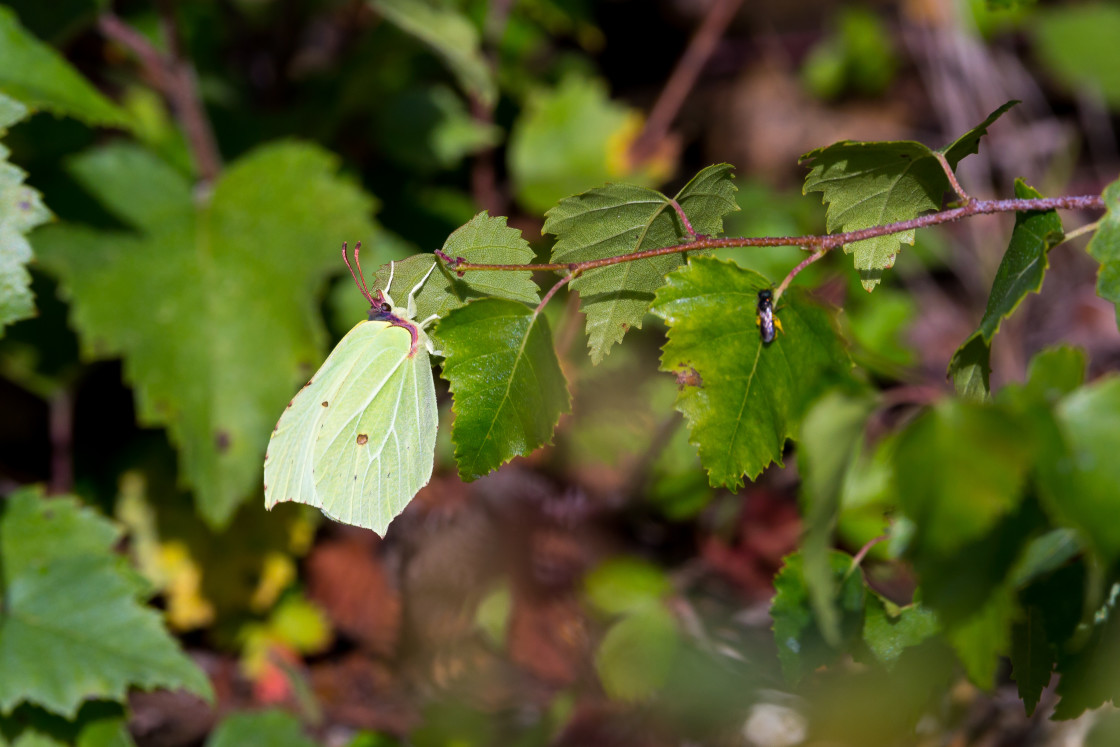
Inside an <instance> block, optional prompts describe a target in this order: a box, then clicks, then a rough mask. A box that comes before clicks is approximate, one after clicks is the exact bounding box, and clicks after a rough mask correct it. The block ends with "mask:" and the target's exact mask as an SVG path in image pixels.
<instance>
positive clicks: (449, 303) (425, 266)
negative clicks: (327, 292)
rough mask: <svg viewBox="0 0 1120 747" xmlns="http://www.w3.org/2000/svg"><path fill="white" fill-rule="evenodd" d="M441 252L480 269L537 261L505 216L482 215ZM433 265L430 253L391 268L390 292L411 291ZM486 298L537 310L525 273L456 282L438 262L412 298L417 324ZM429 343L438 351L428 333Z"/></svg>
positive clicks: (380, 286)
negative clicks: (506, 300)
mask: <svg viewBox="0 0 1120 747" xmlns="http://www.w3.org/2000/svg"><path fill="white" fill-rule="evenodd" d="M443 252H444V253H445V254H446V255H447V256H449V257H451V259H457V258H459V257H462V258H463V259H465V260H466V261H468V262H476V263H478V264H501V265H521V264H525V263H527V262H531V261H532V260H533V257H534V256H535V255H534V254H533V250H532V248H530V246H529V243H528V242H527V241H525V239H523V238H522V237H521V232H520V231H518V230H517V229H516V228H510V227H509V226H507V225H506V218H505V217H504V216H499V217H493V218H492V217H490V216H489V215H487V213H486V211H485V210H484V211H482V212H481V213H479V214H478V215H476V216H475V217H473V218H471V220H470V221H469V222H467V223H465V224H464V225H462V226H460V227H459V228H457V229H456V230H455V231H454V232H453V233H452V234H451V235H450V236H448V237H447V241H445V242H444V243H443ZM435 261H436V257H435V255H434V254H416V255H413V256H411V257H409V258H408V259H405V260H404V261H402V262H396V263H394V266H393V268H392V272H393V288H412V287H413V286H415V285H416V283H418V282H420V281H421V280H422V279H423V278H424V276H425V275H427V274H428V271H429V270H431V268H432V263H433V262H435ZM389 271H390V268H389V266H388V265H383V266H382V267H381V268H380V269H379V270H378V271H377V275H376V277H377V280H376V281H375V282H374V290H384V289H385V284H386V283H388V281H389ZM397 296H401V293H400V292H399V291H394V295H393V300H394V301H396V302H397V303H398V304H400V305H402V306H403V305H404V303H405V301H406V299H405V298H404V297H403V296H402V297H400V298H397ZM488 297H494V298H505V299H508V300H510V301H520V302H521V303H525V304H531V305H533V306H536V305H537V303H538V302H539V301H540V290H539V289H538V288H537V284H536V283H534V282H533V273H532V272H530V271H529V270H526V271H524V272H508V271H507V272H499V271H492V270H480V271H473V270H472V271H470V272H464V273H463V277H458V276H457V275H456V273H455V272H454V271H452V270H448V269H447V268H446V267H445V266H443V264H442V263H441V264H440V266H439V267H438V268H436V271H435V272H433V273H432V274H431V276H430V277H429V278H428V281H427V282H426V283H424V286H423V287H422V288H421V289H420V292H419V293H417V294H416V319H418V320H424V319H427V318H428V317H430V316H433V315H434V316H438V317H440V318H441V319H442V318H443V317H445V316H447V315H448V313H450V312H451V311H452V310H454V309H457V308H459V307H460V306H464V305H466V303H467V302H468V301H471V300H474V299H476V298H488ZM432 338H433V340H435V341H436V344H437V347H438V346H439V345H440V344H442V343H441V341H440V339H439V336H438V332H437V333H436V334H432Z"/></svg>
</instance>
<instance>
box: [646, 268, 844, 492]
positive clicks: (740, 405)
mask: <svg viewBox="0 0 1120 747" xmlns="http://www.w3.org/2000/svg"><path fill="white" fill-rule="evenodd" d="M668 281H669V282H668V284H667V285H665V286H664V287H662V288H661V289H660V290H659V291H658V292H657V298H656V300H655V301H654V303H653V306H652V307H651V310H652V311H653V313H654V314H657V315H658V316H660V317H661V318H662V319H664V320H665V321H666V322H667V323H668V324H669V335H668V340H667V341H666V343H665V346H664V347H663V348H662V351H661V367H660V368H661V370H662V371H667V372H669V373H680V372H681V371H686V372H687V371H695V372H696V374H697V376H696V378H695V381H696V382H697V383H696V384H695V385H693V384H691V383H690V384H688V385H686V386H683V387H682V388H681V389H680V391H679V392H678V394H677V400H676V408H677V409H678V410H680V411H681V412H682V413H684V415H685V417H686V418H687V419H688V425H689V430H690V433H691V441H692V443H694V444H696V445H697V447H698V448H699V451H700V461H701V462H702V463H703V465H704V467H705V469H707V471H708V479H709V481H710V483H711V484H712V485H713V486H715V485H725V486H727V487H729V488H732V489H735V488H738V487H739V486H740V485H742V484H743V475H746V476H747V477H748V478H749V479H751V480H753V479H754V478H755V477H757V476H758V474H759V473H760V472H762V470H763V469H764V468H765V467H766V466H767V465H768V464H770V463H771V462H778V463H779V464H780V463H781V458H782V448H783V446H784V445H785V441H786V439H787V438H796V436H797V424H798V423H799V422H800V418H801V415H802V413H803V412H804V411H805V408H806V407H807V406H808V405H809V403H810V402H811V401H812V400H813V399H814V397H815V396H816V395H818V394H819V393H820V392H821V391H823V390H824V388H826V387H827V386H828V385H829V384H831V383H834V382H836V381H839V380H843V379H844V378H845V377H847V376H848V370H849V368H850V363H849V361H848V357H847V354H846V353H845V352H844V349H843V346H842V345H841V343H840V340H839V338H838V337H837V334H836V330H835V328H834V326H833V322H832V315H831V314H830V313H829V312H828V311H826V310H824V309H822V308H820V307H819V306H817V305H815V304H814V303H813V302H812V301H811V300H810V299H809V298H808V297H807V296H805V295H804V294H802V293H801V292H800V291H796V290H794V291H791V292H789V293H787V294H786V295H784V296H783V297H782V298H781V302H780V303H779V304H778V307H777V311H776V312H775V316H776V317H777V318H778V319H779V320H780V321H781V323H782V326H783V329H784V330H785V333H784V334H779V335H778V337H777V339H776V340H774V342H773V343H770V344H769V345H763V343H762V339H761V337H760V336H759V331H758V326H757V325H756V311H755V310H756V306H757V301H758V292H759V291H760V290H762V289H763V288H768V287H769V284H768V283H767V282H766V279H765V278H763V277H762V276H761V275H759V274H757V273H755V272H752V271H750V270H744V269H741V268H740V267H738V266H736V265H734V264H732V263H730V262H722V261H720V260H717V259H712V258H706V257H700V258H693V259H691V260H690V261H689V264H688V266H686V267H684V268H682V269H680V270H678V271H676V272H674V273H673V274H672V275H670V276H669V277H668ZM690 378H691V377H690Z"/></svg>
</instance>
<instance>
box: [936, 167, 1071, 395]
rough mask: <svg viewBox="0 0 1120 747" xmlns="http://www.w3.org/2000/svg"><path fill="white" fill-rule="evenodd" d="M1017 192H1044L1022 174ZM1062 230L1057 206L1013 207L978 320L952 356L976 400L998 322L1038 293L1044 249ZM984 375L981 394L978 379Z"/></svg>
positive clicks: (960, 384) (957, 376) (959, 381)
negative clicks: (1019, 209) (1012, 218)
mask: <svg viewBox="0 0 1120 747" xmlns="http://www.w3.org/2000/svg"><path fill="white" fill-rule="evenodd" d="M1015 197H1016V198H1018V199H1023V200H1030V199H1039V198H1041V197H1042V195H1041V194H1039V192H1038V190H1036V189H1035V188H1034V187H1031V186H1029V185H1028V184H1027V183H1026V182H1024V181H1023V180H1022V179H1016V180H1015ZM1064 236H1065V232H1064V231H1063V230H1062V219H1061V218H1060V217H1058V211H1057V210H1033V211H1029V212H1019V213H1015V228H1014V229H1013V230H1012V232H1011V241H1010V243H1009V244H1008V245H1007V251H1006V252H1005V253H1004V255H1003V260H1002V261H1001V262H1000V263H999V269H998V270H996V277H995V280H994V281H993V282H992V292H991V293H990V294H989V295H988V306H987V308H986V309H985V310H984V316H983V317H982V318H981V319H980V326H979V328H977V330H976V331H975V332H974V333H973V334H972V336H971V337H969V338H968V340H966V341H965V343H964V344H963V345H961V347H960V349H958V350H957V352H956V353H954V354H953V358H952V360H950V361H949V375H950V376H951V377H952V378H953V382H954V384H955V385H956V386H957V393H958V394H960V395H961V396H962V397H964V398H966V399H971V400H973V401H979V400H982V399H984V398H986V397H987V394H988V391H989V389H988V373H989V372H990V371H991V365H990V363H989V360H990V357H991V343H992V338H993V337H995V335H996V332H998V331H999V326H1000V323H1001V322H1002V321H1003V320H1004V319H1006V318H1007V317H1009V316H1011V313H1012V312H1013V311H1015V309H1016V308H1018V307H1019V304H1020V303H1021V302H1022V300H1023V299H1024V298H1026V297H1027V294H1028V293H1038V291H1039V290H1041V289H1042V278H1043V276H1044V275H1045V274H1046V268H1047V267H1048V266H1049V263H1048V262H1047V259H1046V255H1047V254H1048V253H1049V252H1050V250H1051V249H1053V248H1054V247H1055V246H1056V245H1057V244H1059V243H1060V242H1061V241H1062V238H1063V237H1064ZM978 339H979V340H980V341H979V342H978ZM978 373H979V375H978ZM981 378H982V380H983V396H981V390H980V384H979V381H980V379H981Z"/></svg>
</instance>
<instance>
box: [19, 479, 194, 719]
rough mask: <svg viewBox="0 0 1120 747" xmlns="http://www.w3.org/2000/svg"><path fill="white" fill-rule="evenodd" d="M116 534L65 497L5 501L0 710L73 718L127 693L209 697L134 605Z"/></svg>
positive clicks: (154, 616)
mask: <svg viewBox="0 0 1120 747" xmlns="http://www.w3.org/2000/svg"><path fill="white" fill-rule="evenodd" d="M116 537H117V530H116V529H115V528H114V527H113V526H112V525H111V524H109V522H107V521H106V520H105V519H102V518H101V517H99V516H97V515H96V514H95V513H94V512H92V511H90V510H88V509H84V508H81V507H79V506H78V504H77V503H76V502H75V501H73V500H71V499H65V498H54V499H51V500H50V501H45V500H43V499H42V498H40V497H38V496H37V495H36V493H34V492H33V491H23V492H20V493H16V494H15V495H13V496H11V497H10V498H9V499H8V500H7V501H6V502H5V503H4V504H3V511H2V513H0V569H2V571H3V586H4V607H3V611H2V612H0V711H10V710H11V709H12V708H13V707H15V706H16V705H18V704H20V703H23V702H26V703H34V704H37V705H40V706H42V707H44V708H46V709H48V710H50V711H53V712H55V713H58V714H61V715H63V716H67V717H71V718H72V717H74V716H75V715H76V714H77V713H78V709H79V708H80V706H81V705H82V703H83V702H84V701H86V700H89V699H92V698H104V699H110V700H116V701H122V702H123V700H124V698H125V695H126V692H127V690H128V688H130V687H140V688H144V689H152V688H157V687H171V688H180V687H181V688H186V689H188V690H190V691H192V692H194V693H197V694H199V695H201V696H203V697H208V698H209V697H212V693H211V691H210V684H209V682H208V681H207V679H206V676H205V675H204V674H203V673H202V671H201V670H200V669H198V667H196V666H195V665H194V663H193V662H191V661H190V659H188V658H187V657H186V656H185V655H184V654H183V652H182V651H180V650H179V647H178V645H177V643H176V641H175V639H174V638H172V637H171V636H170V635H168V633H167V631H166V630H165V629H164V627H163V623H162V622H161V620H160V616H159V614H158V613H157V612H156V611H155V610H152V609H149V608H146V607H144V606H143V605H141V604H140V603H139V602H138V601H137V598H136V596H137V593H136V592H137V586H136V583H135V580H134V578H133V577H132V576H131V575H130V574H128V573H127V572H125V571H124V570H123V569H122V567H121V564H120V559H119V558H118V556H117V555H116V554H115V553H114V552H113V547H112V545H113V543H114V541H115V539H116Z"/></svg>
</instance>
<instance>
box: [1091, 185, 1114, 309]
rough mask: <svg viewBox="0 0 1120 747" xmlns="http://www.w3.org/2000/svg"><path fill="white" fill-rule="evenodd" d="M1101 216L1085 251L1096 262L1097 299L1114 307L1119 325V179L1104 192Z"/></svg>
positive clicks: (1102, 194)
mask: <svg viewBox="0 0 1120 747" xmlns="http://www.w3.org/2000/svg"><path fill="white" fill-rule="evenodd" d="M1101 197H1103V198H1104V207H1105V211H1106V212H1105V214H1104V217H1102V218H1101V220H1100V224H1099V226H1098V227H1097V231H1096V233H1094V234H1093V238H1092V239H1090V240H1089V245H1088V246H1087V247H1086V251H1088V252H1089V256H1091V257H1092V258H1093V259H1095V260H1097V261H1098V262H1100V264H1101V266H1100V269H1099V270H1097V295H1098V296H1100V297H1101V298H1103V299H1104V300H1106V301H1109V302H1110V303H1112V304H1113V305H1114V306H1117V310H1116V319H1117V324H1120V179H1118V180H1116V181H1114V182H1113V183H1112V184H1109V185H1108V186H1107V187H1105V188H1104V192H1102V193H1101Z"/></svg>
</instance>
